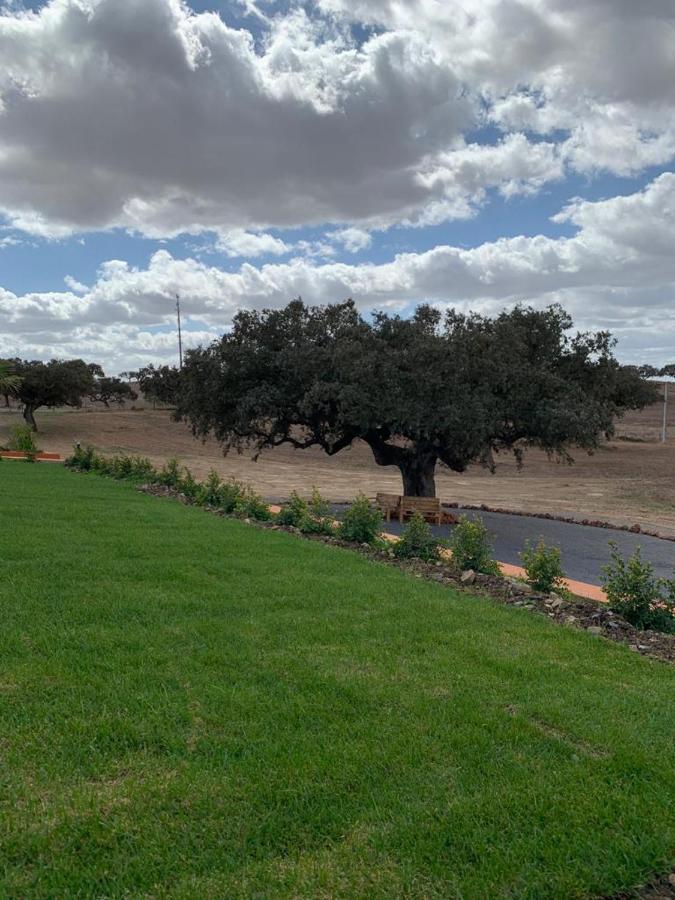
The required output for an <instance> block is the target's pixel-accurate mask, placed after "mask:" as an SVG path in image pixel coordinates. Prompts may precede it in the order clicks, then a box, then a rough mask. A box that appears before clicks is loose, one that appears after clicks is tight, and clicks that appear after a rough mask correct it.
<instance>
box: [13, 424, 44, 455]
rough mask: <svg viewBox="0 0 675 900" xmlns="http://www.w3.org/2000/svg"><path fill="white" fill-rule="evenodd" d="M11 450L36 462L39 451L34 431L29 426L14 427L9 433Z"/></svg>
mask: <svg viewBox="0 0 675 900" xmlns="http://www.w3.org/2000/svg"><path fill="white" fill-rule="evenodd" d="M9 449H10V450H15V451H17V453H25V454H26V456H27V457H28V459H29V460H34V459H35V455H36V454H37V453H38V452H39V450H38V445H37V443H36V441H35V432H34V431H33V429H32V428H30V427H29V426H28V425H14V426H13V427H12V428H11V429H10V432H9Z"/></svg>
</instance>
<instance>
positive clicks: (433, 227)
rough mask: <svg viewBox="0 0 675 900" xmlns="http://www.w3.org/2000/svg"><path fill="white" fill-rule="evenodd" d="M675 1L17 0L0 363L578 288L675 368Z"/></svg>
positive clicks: (538, 302) (650, 354) (571, 298)
mask: <svg viewBox="0 0 675 900" xmlns="http://www.w3.org/2000/svg"><path fill="white" fill-rule="evenodd" d="M674 162H675V4H674V3H673V2H672V0H640V2H639V3H636V2H634V0H304V2H300V0H192V2H190V3H187V2H182V0H49V2H37V0H33V2H27V0H9V2H7V0H0V357H14V356H21V357H24V358H31V359H38V358H40V359H49V358H52V357H62V358H66V357H67V358H72V357H81V358H84V359H86V360H88V361H97V362H99V363H102V364H103V365H104V367H105V368H106V371H108V372H109V373H110V374H117V373H119V372H121V371H125V370H129V369H133V368H137V367H138V366H140V365H144V364H147V363H149V362H155V363H175V362H176V361H177V341H176V334H175V309H174V308H175V298H176V295H180V298H181V306H182V311H183V322H184V327H185V343H186V344H187V345H188V346H196V345H198V344H204V343H208V342H210V341H211V340H213V339H215V338H216V337H217V336H218V335H220V334H222V333H223V331H225V330H227V329H228V328H229V327H230V325H231V322H232V318H233V316H234V314H235V313H236V311H237V309H240V308H263V307H278V306H281V305H284V304H285V303H287V302H288V301H289V300H290V299H292V298H294V297H298V296H301V297H302V298H303V300H305V302H307V303H310V304H326V303H334V302H339V301H342V300H344V299H346V298H348V297H351V298H353V299H354V301H355V302H356V303H357V304H358V305H359V307H360V308H361V309H362V310H363V311H364V314H367V313H368V312H370V311H372V310H375V309H379V310H388V311H390V312H391V313H400V314H401V315H408V314H410V312H411V310H412V309H414V307H415V305H416V304H418V303H422V302H425V303H431V304H433V305H434V306H437V307H439V308H441V309H445V308H448V307H454V308H456V309H459V310H463V311H468V310H475V311H478V312H481V313H484V314H487V315H493V314H495V313H497V312H499V311H500V310H501V309H504V308H509V307H511V306H513V305H514V304H516V303H518V302H521V303H526V304H531V305H533V306H535V307H537V308H542V307H545V306H547V305H549V304H551V303H561V304H562V305H563V306H564V307H565V308H566V309H567V310H568V311H569V312H570V314H571V315H572V317H573V319H574V321H575V326H576V327H578V328H579V329H582V330H586V329H602V330H609V331H611V332H612V333H613V334H614V335H615V336H616V338H617V342H618V343H617V351H616V352H617V355H618V357H619V358H620V359H621V360H622V361H624V362H627V363H643V362H644V363H651V364H654V365H659V364H663V363H666V362H673V361H675V167H674Z"/></svg>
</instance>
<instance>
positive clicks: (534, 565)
mask: <svg viewBox="0 0 675 900" xmlns="http://www.w3.org/2000/svg"><path fill="white" fill-rule="evenodd" d="M520 558H521V560H522V563H523V567H524V569H525V572H526V574H527V581H528V583H529V584H530V585H531V586H532V587H533V588H534V589H535V591H544V592H546V593H550V592H551V591H555V590H556V588H560V587H562V585H563V584H564V578H565V573H564V572H563V569H562V562H561V556H560V547H550V546H547V545H546V543H545V542H544V539H543V538H539V542H538V543H537V545H536V547H533V546H532V545H531V544H530V542H529V541H526V542H525V549H524V550H523V552H522V553H521V554H520Z"/></svg>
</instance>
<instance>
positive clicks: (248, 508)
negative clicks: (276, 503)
mask: <svg viewBox="0 0 675 900" xmlns="http://www.w3.org/2000/svg"><path fill="white" fill-rule="evenodd" d="M232 513H233V515H235V516H236V517H237V518H238V519H257V520H258V521H259V522H269V520H270V519H271V518H272V513H271V512H270V508H269V506H268V505H267V503H265V501H264V500H263V498H262V497H261V496H260V494H257V493H256V492H255V491H254V490H253V488H252V487H250V485H244V486H243V489H242V490H241V493H240V494H239V497H238V498H237V500H236V501H235V504H234V508H233V510H232Z"/></svg>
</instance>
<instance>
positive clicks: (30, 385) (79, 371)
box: [16, 359, 95, 431]
mask: <svg viewBox="0 0 675 900" xmlns="http://www.w3.org/2000/svg"><path fill="white" fill-rule="evenodd" d="M16 371H17V375H18V376H19V377H20V379H21V383H20V384H19V386H18V388H17V389H16V395H17V397H18V398H19V400H20V402H21V403H22V404H23V417H24V419H25V421H26V423H27V424H28V425H30V427H31V428H32V429H33V431H37V424H36V422H35V413H36V411H37V410H38V409H40V408H41V407H43V406H46V407H56V406H74V407H79V406H82V400H83V399H84V398H85V397H88V396H90V395H91V394H92V392H93V390H94V383H95V378H94V374H93V373H92V369H91V368H90V366H89V365H87V363H85V362H83V361H82V360H81V359H69V360H61V359H52V360H51V361H50V362H47V363H45V362H39V361H37V360H34V361H31V362H27V361H21V362H19V363H18V364H17V367H16Z"/></svg>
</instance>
